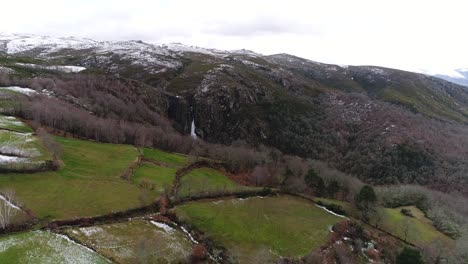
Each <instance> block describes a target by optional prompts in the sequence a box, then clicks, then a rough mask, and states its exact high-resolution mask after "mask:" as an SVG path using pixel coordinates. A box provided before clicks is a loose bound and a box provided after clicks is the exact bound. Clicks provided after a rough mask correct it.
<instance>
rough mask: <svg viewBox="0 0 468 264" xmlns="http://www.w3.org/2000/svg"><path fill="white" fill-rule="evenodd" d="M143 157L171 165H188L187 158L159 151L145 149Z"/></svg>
mask: <svg viewBox="0 0 468 264" xmlns="http://www.w3.org/2000/svg"><path fill="white" fill-rule="evenodd" d="M143 157H145V158H147V159H151V160H156V161H160V162H163V163H167V164H169V165H177V166H183V165H185V164H187V156H185V155H182V154H177V153H169V152H164V151H161V150H158V149H150V148H143Z"/></svg>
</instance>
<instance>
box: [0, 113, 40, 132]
mask: <svg viewBox="0 0 468 264" xmlns="http://www.w3.org/2000/svg"><path fill="white" fill-rule="evenodd" d="M0 129H9V130H13V131H16V132H20V133H31V132H33V130H32V128H31V127H30V126H28V125H26V124H24V123H23V122H21V121H20V120H18V119H16V118H14V117H11V116H3V115H0Z"/></svg>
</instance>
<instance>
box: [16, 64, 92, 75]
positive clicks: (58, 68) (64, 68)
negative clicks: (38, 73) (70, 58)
mask: <svg viewBox="0 0 468 264" xmlns="http://www.w3.org/2000/svg"><path fill="white" fill-rule="evenodd" d="M16 65H18V66H23V67H27V68H32V69H43V70H52V71H61V72H66V73H77V72H81V71H84V70H86V68H85V67H81V66H61V65H50V66H49V65H38V64H32V63H16Z"/></svg>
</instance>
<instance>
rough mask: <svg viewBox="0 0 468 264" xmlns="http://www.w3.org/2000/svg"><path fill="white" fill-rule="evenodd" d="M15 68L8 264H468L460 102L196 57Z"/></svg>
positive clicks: (10, 60) (165, 52)
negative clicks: (409, 256) (406, 260)
mask: <svg viewBox="0 0 468 264" xmlns="http://www.w3.org/2000/svg"><path fill="white" fill-rule="evenodd" d="M0 52H1V54H0V114H1V115H0V171H1V173H2V174H1V176H0V216H1V217H0V234H2V236H0V262H2V261H7V262H11V263H18V262H20V263H21V262H38V263H41V262H50V261H51V259H54V260H57V261H58V262H60V263H63V262H66V261H67V260H68V261H76V262H80V263H301V264H302V263H304V264H305V263H368V262H373V263H395V261H396V258H397V256H398V255H399V254H400V253H402V252H404V251H405V250H410V251H411V250H414V251H415V252H417V253H418V254H419V252H420V254H422V256H423V257H424V259H425V260H426V261H427V262H428V263H437V262H438V261H440V260H444V261H447V262H450V263H452V262H453V263H458V262H460V261H463V260H466V259H467V257H468V256H466V252H467V249H466V245H468V243H466V241H468V233H467V231H466V230H468V229H467V227H468V223H467V221H466V219H467V215H468V210H467V209H466V206H465V205H466V197H463V195H465V196H466V195H467V194H468V193H467V192H466V186H467V178H466V171H468V170H467V169H468V162H467V161H466V159H465V157H466V155H467V154H468V153H467V149H468V138H467V137H466V135H467V132H468V127H467V121H468V119H467V117H468V115H467V114H468V112H467V111H468V94H467V92H468V91H467V90H466V88H465V87H463V86H460V85H456V84H453V83H450V82H447V81H444V80H441V79H438V78H435V77H431V76H427V75H423V74H418V73H411V72H405V71H400V70H395V69H388V68H382V67H376V66H339V65H329V64H323V63H318V62H313V61H310V60H306V59H302V58H298V57H294V56H291V55H288V54H277V55H270V56H265V55H261V54H257V53H254V52H251V51H247V50H237V51H221V50H214V49H203V48H200V47H192V46H185V45H182V44H169V45H153V44H149V43H144V42H141V41H124V42H110V41H101V42H100V41H94V40H89V39H79V38H73V37H69V38H53V37H42V36H34V35H0ZM403 183H404V184H415V185H403ZM372 185H374V186H372ZM377 185H379V186H377ZM418 185H422V186H425V187H422V186H418ZM426 187H429V188H426ZM374 189H375V191H374ZM434 189H436V190H440V191H443V192H438V191H436V190H434ZM456 191H460V194H458V193H457V192H456ZM5 216H7V217H5ZM18 231H20V232H19V233H18ZM38 249H40V252H38Z"/></svg>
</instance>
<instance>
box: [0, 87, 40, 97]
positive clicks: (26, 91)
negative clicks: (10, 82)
mask: <svg viewBox="0 0 468 264" xmlns="http://www.w3.org/2000/svg"><path fill="white" fill-rule="evenodd" d="M0 90H9V91H13V92H18V93H22V94H25V95H28V96H29V95H33V94H37V92H36V91H35V90H33V89H30V88H24V87H19V86H10V87H0Z"/></svg>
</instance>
